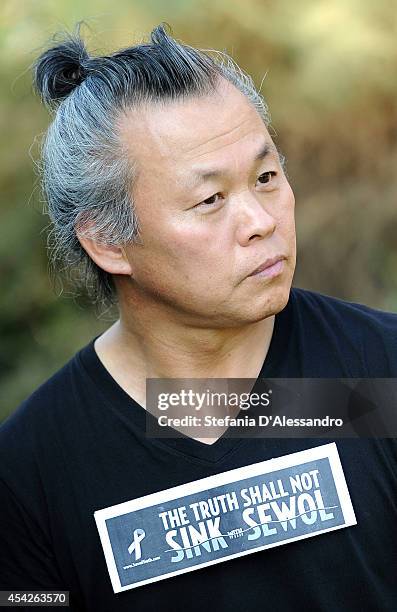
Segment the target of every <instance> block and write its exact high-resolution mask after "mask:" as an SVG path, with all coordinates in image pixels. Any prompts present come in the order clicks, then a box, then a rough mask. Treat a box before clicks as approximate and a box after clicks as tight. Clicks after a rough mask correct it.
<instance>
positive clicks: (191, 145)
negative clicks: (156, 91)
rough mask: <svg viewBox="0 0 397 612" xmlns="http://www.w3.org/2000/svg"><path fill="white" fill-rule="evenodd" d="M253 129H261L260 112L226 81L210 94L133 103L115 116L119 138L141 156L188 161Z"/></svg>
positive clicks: (263, 129) (237, 139) (132, 151)
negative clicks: (119, 116) (138, 105)
mask: <svg viewBox="0 0 397 612" xmlns="http://www.w3.org/2000/svg"><path fill="white" fill-rule="evenodd" d="M219 93H220V95H218V94H219ZM258 130H260V131H262V132H264V133H267V130H266V127H265V125H264V123H263V120H262V118H261V117H260V115H259V113H258V112H257V110H256V109H255V108H254V107H253V106H252V104H251V103H250V102H249V101H248V100H247V98H246V97H245V96H244V95H243V94H242V93H241V92H240V91H238V90H237V89H236V88H235V87H234V86H233V85H231V84H230V83H227V85H226V87H225V86H223V87H222V92H219V91H217V92H215V93H214V95H209V96H205V97H202V98H199V97H197V98H192V99H187V100H183V101H173V102H170V103H169V104H165V105H164V104H162V105H153V106H150V107H146V108H140V109H133V110H131V111H130V112H128V114H127V115H125V117H123V119H122V121H121V122H120V136H121V139H122V141H123V142H124V144H125V145H127V148H128V149H129V150H130V152H131V154H132V156H133V157H136V156H135V155H134V153H135V152H136V153H137V156H138V158H141V161H143V158H146V159H148V157H150V159H151V160H152V161H153V159H154V158H157V159H159V160H160V159H163V160H164V158H166V159H168V160H169V161H175V162H177V161H179V160H180V161H189V160H192V159H196V158H200V157H202V156H204V155H208V154H210V153H212V152H214V151H216V150H217V149H221V148H223V147H225V146H228V145H232V144H234V143H236V142H237V141H239V140H241V139H244V138H245V137H246V136H248V135H249V133H250V132H253V131H255V132H257V131H258ZM134 149H137V150H136V151H134ZM137 161H139V159H138V160H137Z"/></svg>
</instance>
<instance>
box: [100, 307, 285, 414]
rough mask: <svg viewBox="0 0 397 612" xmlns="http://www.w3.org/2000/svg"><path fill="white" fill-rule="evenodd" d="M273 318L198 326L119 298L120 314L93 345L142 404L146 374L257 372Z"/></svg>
mask: <svg viewBox="0 0 397 612" xmlns="http://www.w3.org/2000/svg"><path fill="white" fill-rule="evenodd" d="M135 306H136V305H135ZM274 320H275V317H274V315H271V316H269V317H267V318H265V319H262V320H260V321H257V322H254V323H249V324H246V325H241V326H239V327H228V328H225V327H223V328H215V327H213V328H211V327H209V326H207V327H204V326H203V325H201V326H200V327H199V326H198V325H197V324H192V322H191V321H189V322H186V320H185V321H183V322H181V320H180V319H178V318H177V316H176V315H175V314H174V313H172V312H167V309H164V308H162V309H161V310H159V309H158V310H157V311H156V312H152V310H151V309H150V308H135V307H134V305H131V304H127V303H125V302H124V303H123V302H120V318H119V319H118V320H117V321H116V322H115V323H114V324H113V325H112V326H111V327H110V328H109V329H108V330H107V331H106V332H105V333H104V334H102V336H100V338H98V339H97V340H96V343H95V349H96V352H97V354H98V356H99V358H100V359H101V361H102V363H103V364H104V366H105V367H106V369H107V370H108V371H109V372H110V374H111V375H112V377H113V378H114V379H115V380H116V382H117V383H118V384H119V385H120V386H121V387H122V388H123V389H124V390H125V391H126V392H127V393H128V394H129V395H131V397H133V398H134V399H135V400H136V401H137V402H138V403H140V404H141V405H142V406H146V393H145V391H146V378H257V377H258V375H259V372H260V370H261V368H262V365H263V362H264V360H265V358H266V355H267V352H268V349H269V345H270V341H271V338H272V334H273V328H274Z"/></svg>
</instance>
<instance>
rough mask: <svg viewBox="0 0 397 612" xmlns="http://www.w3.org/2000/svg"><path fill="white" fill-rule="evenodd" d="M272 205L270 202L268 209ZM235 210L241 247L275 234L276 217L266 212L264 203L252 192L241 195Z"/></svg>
mask: <svg viewBox="0 0 397 612" xmlns="http://www.w3.org/2000/svg"><path fill="white" fill-rule="evenodd" d="M271 205H272V204H271V202H270V201H269V203H268V205H267V208H269V207H270V206H271ZM273 205H274V202H273ZM233 210H235V211H236V217H237V218H236V228H237V230H236V233H237V240H238V242H239V244H240V245H241V246H247V245H248V244H251V243H252V242H253V241H254V240H260V239H262V238H266V237H269V236H271V235H272V234H273V233H274V231H275V229H276V226H277V222H276V219H275V217H274V216H273V215H272V214H271V213H270V212H268V210H266V208H265V204H264V202H263V201H260V200H259V199H258V198H257V197H255V195H254V194H253V193H251V192H250V191H248V190H247V191H245V192H244V193H243V194H242V193H241V194H239V197H238V201H235V203H234V206H233Z"/></svg>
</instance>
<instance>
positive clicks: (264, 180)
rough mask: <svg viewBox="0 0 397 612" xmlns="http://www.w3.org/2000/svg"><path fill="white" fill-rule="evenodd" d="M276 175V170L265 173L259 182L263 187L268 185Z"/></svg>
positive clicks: (259, 178)
mask: <svg viewBox="0 0 397 612" xmlns="http://www.w3.org/2000/svg"><path fill="white" fill-rule="evenodd" d="M276 174H277V172H274V170H269V171H268V172H263V173H262V174H261V175H260V176H258V181H259V182H260V183H261V185H268V184H269V183H270V182H271V180H272V178H273V177H274V176H276Z"/></svg>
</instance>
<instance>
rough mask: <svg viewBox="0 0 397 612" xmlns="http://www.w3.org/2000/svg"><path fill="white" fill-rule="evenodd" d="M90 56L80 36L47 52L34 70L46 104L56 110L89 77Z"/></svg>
mask: <svg viewBox="0 0 397 612" xmlns="http://www.w3.org/2000/svg"><path fill="white" fill-rule="evenodd" d="M89 60H90V58H89V55H88V53H87V50H86V48H85V45H84V42H83V41H82V39H81V38H80V36H79V35H78V34H77V35H75V36H72V35H68V36H67V38H65V40H64V41H63V42H61V43H60V44H58V45H56V46H55V47H51V48H50V49H48V50H47V51H45V52H44V53H43V54H42V55H40V57H39V58H38V59H37V61H36V63H35V66H34V86H35V88H36V90H37V91H38V93H39V94H40V97H41V99H42V101H43V102H44V104H46V105H47V106H53V105H54V104H57V103H59V102H61V101H62V100H63V99H64V98H66V97H67V96H68V95H69V94H70V93H71V92H72V91H73V90H74V89H75V88H76V87H77V86H78V85H80V83H82V81H83V80H84V78H85V77H86V75H87V67H88V63H89Z"/></svg>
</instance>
